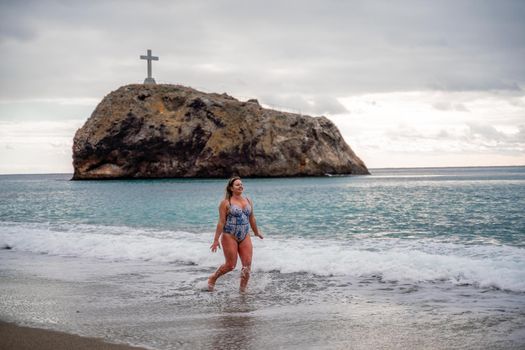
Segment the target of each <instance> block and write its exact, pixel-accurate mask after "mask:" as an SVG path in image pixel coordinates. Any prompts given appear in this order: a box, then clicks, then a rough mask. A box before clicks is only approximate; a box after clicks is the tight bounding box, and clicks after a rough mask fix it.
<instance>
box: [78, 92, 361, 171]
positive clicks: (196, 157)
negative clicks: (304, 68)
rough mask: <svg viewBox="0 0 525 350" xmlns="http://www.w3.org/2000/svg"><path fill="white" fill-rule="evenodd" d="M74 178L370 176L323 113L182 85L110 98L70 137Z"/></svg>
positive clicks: (122, 94)
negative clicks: (281, 107) (267, 106)
mask: <svg viewBox="0 0 525 350" xmlns="http://www.w3.org/2000/svg"><path fill="white" fill-rule="evenodd" d="M73 166H74V168H75V173H74V176H73V179H113V178H161V177H229V176H231V175H240V176H243V177H247V176H263V177H266V176H320V175H325V174H368V170H367V168H366V166H365V164H364V163H363V162H362V161H361V159H359V158H358V157H357V156H356V155H355V154H354V152H353V151H352V150H351V149H350V147H349V146H348V145H347V144H346V143H345V141H344V140H343V138H342V137H341V134H340V133H339V130H338V129H337V127H336V126H335V125H334V124H333V123H332V122H331V121H330V120H328V119H327V118H325V117H317V118H312V117H308V116H303V115H298V114H293V113H285V112H279V111H274V110H269V109H264V108H262V107H261V106H260V105H259V103H258V102H257V100H249V101H248V102H240V101H238V100H236V99H235V98H233V97H230V96H228V95H226V94H222V95H219V94H206V93H203V92H199V91H196V90H194V89H191V88H187V87H183V86H179V85H139V84H137V85H127V86H123V87H121V88H120V89H118V90H116V91H114V92H112V93H110V94H109V95H107V96H106V97H105V98H104V99H103V100H102V102H100V104H99V105H98V106H97V108H96V109H95V111H94V112H93V114H92V115H91V117H90V118H89V119H88V120H87V121H86V123H85V124H84V126H83V127H82V128H80V129H79V130H78V131H77V132H76V134H75V138H74V141H73Z"/></svg>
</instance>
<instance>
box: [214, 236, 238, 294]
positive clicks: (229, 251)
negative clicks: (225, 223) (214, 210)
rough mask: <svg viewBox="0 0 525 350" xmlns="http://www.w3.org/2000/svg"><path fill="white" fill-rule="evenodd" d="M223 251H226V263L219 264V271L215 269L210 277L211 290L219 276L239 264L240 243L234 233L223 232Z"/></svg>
mask: <svg viewBox="0 0 525 350" xmlns="http://www.w3.org/2000/svg"><path fill="white" fill-rule="evenodd" d="M221 245H222V251H223V253H224V260H225V261H224V264H222V265H221V266H219V268H218V269H217V271H215V272H214V273H213V274H212V275H211V276H210V277H209V278H208V290H209V291H210V292H211V291H213V288H214V287H215V282H216V281H217V278H219V277H221V276H222V275H224V274H225V273H228V272H230V271H231V270H233V269H234V268H235V265H237V248H238V244H237V241H236V240H235V238H234V237H233V236H232V235H228V234H225V233H223V234H222V237H221Z"/></svg>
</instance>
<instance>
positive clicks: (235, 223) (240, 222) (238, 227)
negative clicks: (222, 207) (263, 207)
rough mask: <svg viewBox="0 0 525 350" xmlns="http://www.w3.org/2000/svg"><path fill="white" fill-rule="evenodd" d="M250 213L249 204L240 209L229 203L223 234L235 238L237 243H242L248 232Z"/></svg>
mask: <svg viewBox="0 0 525 350" xmlns="http://www.w3.org/2000/svg"><path fill="white" fill-rule="evenodd" d="M251 212H252V207H251V206H250V204H247V205H246V206H245V207H244V208H241V207H239V206H238V205H236V204H231V203H230V210H229V211H228V215H227V216H226V224H224V229H223V232H224V233H227V234H230V235H232V236H233V237H235V239H236V240H237V242H239V243H240V242H242V241H243V240H244V239H245V238H246V235H248V231H249V230H250V225H249V224H250V221H249V217H250V214H251Z"/></svg>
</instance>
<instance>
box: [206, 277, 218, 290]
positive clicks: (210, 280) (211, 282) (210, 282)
mask: <svg viewBox="0 0 525 350" xmlns="http://www.w3.org/2000/svg"><path fill="white" fill-rule="evenodd" d="M214 275H215V274H213V275H211V276H210V277H208V292H213V290H214V289H215V281H216V280H217V279H216V278H214Z"/></svg>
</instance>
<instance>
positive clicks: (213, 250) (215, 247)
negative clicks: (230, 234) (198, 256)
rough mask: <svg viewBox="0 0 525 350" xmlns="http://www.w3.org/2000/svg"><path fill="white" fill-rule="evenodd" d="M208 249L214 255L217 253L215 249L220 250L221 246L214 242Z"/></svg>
mask: <svg viewBox="0 0 525 350" xmlns="http://www.w3.org/2000/svg"><path fill="white" fill-rule="evenodd" d="M210 248H211V251H212V252H213V253H215V252H216V251H217V248H219V249H221V245H220V244H219V241H214V242H213V244H212V245H211V247H210Z"/></svg>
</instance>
